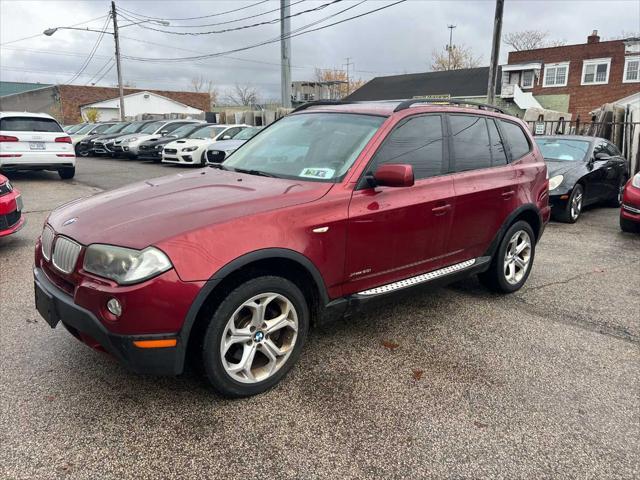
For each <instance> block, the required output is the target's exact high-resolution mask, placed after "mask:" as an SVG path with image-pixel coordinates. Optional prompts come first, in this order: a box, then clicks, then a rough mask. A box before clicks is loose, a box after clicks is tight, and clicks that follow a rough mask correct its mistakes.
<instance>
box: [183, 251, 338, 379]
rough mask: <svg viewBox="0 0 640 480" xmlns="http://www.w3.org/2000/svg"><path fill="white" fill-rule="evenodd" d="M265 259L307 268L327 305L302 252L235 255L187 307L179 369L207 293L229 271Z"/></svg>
mask: <svg viewBox="0 0 640 480" xmlns="http://www.w3.org/2000/svg"><path fill="white" fill-rule="evenodd" d="M265 259H287V260H292V261H294V262H297V263H298V264H300V266H301V267H302V268H304V269H305V270H307V271H308V272H309V274H310V275H311V277H312V278H313V280H314V282H315V284H316V287H317V288H318V292H319V293H320V302H321V304H322V305H327V304H328V303H329V295H328V293H327V288H326V286H325V283H324V279H323V278H322V275H321V274H320V271H319V270H318V268H317V267H316V266H315V265H314V263H313V262H312V261H311V260H309V258H307V257H306V256H304V255H303V254H301V253H299V252H297V251H295V250H290V249H287V248H264V249H260V250H255V251H253V252H250V253H246V254H244V255H242V256H240V257H237V258H236V259H234V260H232V261H231V262H229V263H227V264H226V265H224V266H223V267H222V268H220V269H218V270H217V271H216V272H215V273H214V274H213V275H212V276H211V278H209V280H207V281H206V282H205V284H204V286H203V287H202V288H201V289H200V292H198V295H197V296H196V298H195V300H194V301H193V303H192V304H191V307H189V311H188V312H187V315H186V317H185V319H184V323H183V324H182V328H181V329H180V333H179V334H178V338H179V342H178V352H177V353H178V356H179V357H180V358H179V360H178V361H179V363H180V368H179V371H183V369H184V359H185V356H186V353H187V346H188V343H189V337H190V335H191V330H192V328H193V325H194V324H195V321H196V318H197V317H198V313H199V312H200V309H201V308H202V306H203V305H204V303H205V302H206V300H207V298H209V295H210V294H211V293H212V292H213V290H214V289H215V288H216V287H217V286H218V285H219V284H220V283H221V282H222V281H223V280H224V279H225V278H227V277H228V276H229V275H230V274H231V273H233V272H235V271H237V270H239V269H241V268H242V267H245V266H246V265H249V264H250V263H253V262H255V261H258V260H265Z"/></svg>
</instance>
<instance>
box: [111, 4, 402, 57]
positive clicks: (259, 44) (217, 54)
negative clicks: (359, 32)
mask: <svg viewBox="0 0 640 480" xmlns="http://www.w3.org/2000/svg"><path fill="white" fill-rule="evenodd" d="M406 1H407V0H398V1H396V2H393V3H390V4H388V5H385V6H383V7H378V8H375V9H373V10H369V11H367V12H363V13H361V14H358V15H354V16H352V17H348V18H345V19H342V20H339V21H336V22H333V23H330V24H328V25H324V26H322V27H317V28H313V29H311V30H305V31H302V32H298V33H295V34H294V33H292V34H291V35H288V36H287V37H282V36H281V37H278V38H276V39H272V40H267V41H263V42H260V43H256V44H253V45H248V46H246V47H240V48H235V49H233V50H228V51H225V52H217V53H209V54H205V55H198V56H191V57H174V58H148V57H129V56H125V57H124V58H126V59H128V60H135V61H141V62H186V61H194V60H204V59H208V58H215V57H220V56H223V55H227V54H230V53H237V52H243V51H245V50H250V49H253V48H257V47H261V46H263V45H268V44H271V43H275V42H279V41H280V40H282V39H283V38H293V37H297V36H299V35H305V34H307V33H311V32H317V31H319V30H324V29H325V28H329V27H333V26H335V25H339V24H341V23H345V22H348V21H351V20H355V19H358V18H361V17H364V16H366V15H371V14H372V13H376V12H379V11H382V10H386V9H387V8H391V7H394V6H396V5H399V4H401V3H404V2H406ZM361 3H363V2H361ZM358 5H359V4H358ZM351 8H353V7H351ZM339 13H341V12H339ZM336 15H338V14H335V15H333V16H336Z"/></svg>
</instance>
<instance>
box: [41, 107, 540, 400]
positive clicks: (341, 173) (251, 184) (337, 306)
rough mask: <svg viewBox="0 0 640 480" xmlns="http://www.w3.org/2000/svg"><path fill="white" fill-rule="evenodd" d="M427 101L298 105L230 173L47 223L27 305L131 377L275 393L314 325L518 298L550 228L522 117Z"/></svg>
mask: <svg viewBox="0 0 640 480" xmlns="http://www.w3.org/2000/svg"><path fill="white" fill-rule="evenodd" d="M465 105H466V106H464V107H463V106H457V105H455V104H453V102H450V105H443V104H441V103H439V104H432V103H429V102H428V101H425V100H407V101H403V102H389V103H368V104H366V103H353V104H335V105H329V104H325V103H323V102H320V103H315V104H306V105H303V106H302V107H299V108H298V109H296V110H294V112H293V113H292V114H290V115H288V116H286V117H284V118H283V119H281V120H279V121H277V122H275V123H273V124H272V125H270V126H269V127H267V128H265V129H264V130H262V131H261V132H259V133H258V134H257V135H256V136H255V137H253V138H252V139H251V140H249V141H248V142H247V143H245V144H244V145H243V146H242V147H240V148H239V149H238V150H236V151H235V152H234V153H233V155H231V156H230V157H229V158H228V159H227V160H226V161H225V162H224V163H222V164H218V165H212V167H209V168H204V169H198V170H194V171H192V172H189V173H181V174H179V175H174V176H170V177H164V178H159V179H155V180H149V181H144V182H141V183H137V184H133V185H130V186H127V187H124V188H120V189H118V190H114V191H110V192H105V193H101V194H98V195H96V196H93V197H90V198H86V199H81V200H77V201H75V202H72V203H70V204H67V205H64V206H63V207H60V208H58V209H57V210H55V211H54V212H53V213H51V215H50V216H49V218H48V219H47V221H46V224H45V227H44V230H43V232H42V236H41V238H40V239H39V240H38V242H37V245H36V249H35V269H34V276H35V286H36V305H37V308H38V310H39V312H40V313H41V315H42V316H43V317H44V318H45V319H46V320H47V321H48V323H49V324H50V325H51V326H52V327H55V326H56V325H57V324H58V323H59V322H62V323H63V324H64V326H65V327H66V328H67V329H68V330H69V331H70V332H71V333H72V334H73V335H75V336H76V337H77V338H79V339H80V340H82V341H83V342H85V343H87V344H89V345H91V346H92V347H95V348H97V349H100V350H106V351H107V352H109V353H111V354H113V355H114V356H115V357H117V358H118V359H119V360H120V361H122V362H123V363H125V364H126V365H127V366H128V367H130V368H131V369H132V370H134V371H136V372H141V373H152V374H172V375H175V374H180V373H181V372H182V371H183V368H184V365H185V360H186V359H187V358H190V359H192V360H194V361H196V362H199V363H200V364H201V365H202V367H203V369H204V371H205V372H206V375H207V377H208V379H209V380H210V383H211V384H212V385H213V387H214V388H215V389H216V390H217V391H218V392H220V393H222V394H223V395H226V396H236V397H237V396H246V395H252V394H256V393H259V392H262V391H264V390H266V389H267V388H269V387H271V386H272V385H274V384H275V383H277V382H278V381H279V380H280V379H281V378H282V377H283V376H284V375H285V374H286V372H287V371H288V370H289V369H290V368H291V366H292V365H293V364H294V363H295V361H296V360H297V359H298V357H299V355H300V351H301V349H302V346H303V343H304V341H305V338H306V336H307V331H308V329H309V327H310V325H312V324H316V323H322V322H326V321H328V320H330V319H335V318H339V317H344V316H348V315H349V314H351V313H352V312H354V311H356V310H358V309H359V308H361V307H364V306H365V305H375V304H376V302H378V301H390V298H391V297H392V294H393V293H396V292H404V291H406V290H409V287H418V286H424V285H434V284H440V283H445V282H450V281H453V280H455V279H459V278H461V277H465V276H468V275H473V274H479V276H480V279H481V280H482V282H483V283H484V284H485V285H487V286H489V287H490V288H492V289H494V290H497V291H501V292H513V291H515V290H518V289H519V288H520V287H522V285H523V284H524V282H525V281H526V280H527V277H528V276H529V274H530V272H531V268H532V265H533V259H534V255H535V248H536V243H537V241H538V240H539V239H540V236H541V235H542V232H543V230H544V227H545V224H546V223H547V222H548V220H549V214H550V210H549V204H548V198H549V197H548V181H547V178H546V176H547V170H546V166H545V163H544V160H543V158H542V156H541V154H540V151H539V150H538V148H537V147H536V144H535V143H534V141H533V139H532V138H531V136H530V134H529V133H528V131H527V128H526V126H525V125H524V124H523V123H522V122H521V121H520V120H518V119H516V118H514V117H512V116H508V115H505V114H502V113H500V112H493V111H490V109H492V108H494V107H490V106H486V105H479V108H473V107H471V108H470V106H469V104H468V103H465Z"/></svg>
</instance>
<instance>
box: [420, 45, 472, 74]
mask: <svg viewBox="0 0 640 480" xmlns="http://www.w3.org/2000/svg"><path fill="white" fill-rule="evenodd" d="M478 65H480V57H476V56H474V54H473V52H472V51H471V48H470V47H467V46H465V45H454V46H453V47H451V65H449V50H447V49H446V48H445V49H444V50H443V51H438V50H434V51H433V52H432V53H431V70H433V71H436V72H438V71H441V70H459V69H461V68H475V67H477V66H478Z"/></svg>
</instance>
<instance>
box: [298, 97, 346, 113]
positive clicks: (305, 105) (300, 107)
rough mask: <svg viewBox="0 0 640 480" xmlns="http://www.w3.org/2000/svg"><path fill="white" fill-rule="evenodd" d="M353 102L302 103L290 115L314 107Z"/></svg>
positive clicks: (323, 101) (317, 101) (319, 101)
mask: <svg viewBox="0 0 640 480" xmlns="http://www.w3.org/2000/svg"><path fill="white" fill-rule="evenodd" d="M349 103H353V102H346V101H344V100H314V101H312V102H307V103H303V104H302V105H299V106H297V107H296V108H294V109H293V110H292V111H291V113H296V112H300V111H302V110H306V109H307V108H309V107H315V106H316V105H347V104H349Z"/></svg>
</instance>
